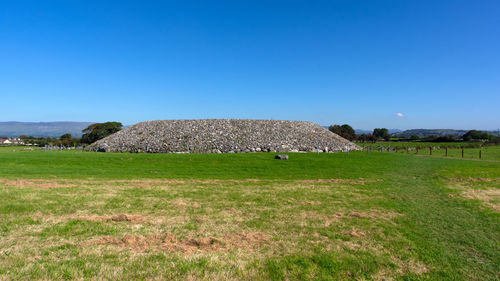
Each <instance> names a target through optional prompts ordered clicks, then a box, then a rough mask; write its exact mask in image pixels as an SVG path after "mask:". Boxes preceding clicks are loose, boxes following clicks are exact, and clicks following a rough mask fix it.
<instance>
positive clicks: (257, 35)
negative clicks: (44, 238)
mask: <svg viewBox="0 0 500 281" xmlns="http://www.w3.org/2000/svg"><path fill="white" fill-rule="evenodd" d="M0 97H1V99H0V104H1V111H0V121H14V120H15V121H95V122H101V121H113V120H114V121H121V122H123V123H124V124H133V123H136V122H139V121H145V120H154V119H192V118H251V119H290V120H308V121H313V122H316V123H319V124H321V125H329V124H344V123H348V124H350V125H352V126H353V127H355V128H365V129H371V128H374V127H388V128H401V129H407V128H456V129H469V128H478V129H497V128H498V127H500V1H498V0H493V1H486V0H480V1H473V0H468V1H445V0H439V1H436V0H432V1H426V0H415V1H404V0H393V1H384V0H376V1H373V0H367V1H355V0H346V1H324V2H323V1H290V0H286V1H255V0H254V1H126V0H122V1H91V0H86V1H76V0H72V1H67V0H61V1H50V0H44V1H38V0H37V1H16V0H10V1H9V0H5V1H1V2H0ZM398 113H401V114H400V115H402V116H397V114H398Z"/></svg>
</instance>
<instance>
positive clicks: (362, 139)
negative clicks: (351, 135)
mask: <svg viewBox="0 0 500 281" xmlns="http://www.w3.org/2000/svg"><path fill="white" fill-rule="evenodd" d="M357 140H358V141H360V142H375V141H377V138H376V137H375V136H374V135H372V134H362V135H359V136H357Z"/></svg>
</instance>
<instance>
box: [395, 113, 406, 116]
mask: <svg viewBox="0 0 500 281" xmlns="http://www.w3.org/2000/svg"><path fill="white" fill-rule="evenodd" d="M396 116H397V117H405V115H404V114H403V113H399V112H398V113H396Z"/></svg>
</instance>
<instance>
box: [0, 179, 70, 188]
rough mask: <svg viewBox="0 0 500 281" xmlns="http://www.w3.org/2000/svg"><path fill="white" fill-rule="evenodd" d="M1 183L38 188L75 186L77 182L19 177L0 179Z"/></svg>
mask: <svg viewBox="0 0 500 281" xmlns="http://www.w3.org/2000/svg"><path fill="white" fill-rule="evenodd" d="M0 183H1V184H3V185H5V186H15V187H38V188H65V187H75V186H76V184H74V183H68V181H61V180H40V179H31V180H26V179H18V180H7V179H0Z"/></svg>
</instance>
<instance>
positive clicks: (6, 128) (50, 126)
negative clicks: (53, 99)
mask: <svg viewBox="0 0 500 281" xmlns="http://www.w3.org/2000/svg"><path fill="white" fill-rule="evenodd" d="M93 123H94V122H0V136H3V137H19V136H20V135H26V136H34V137H60V136H62V135H63V134H66V133H70V134H71V135H72V136H73V137H81V135H82V130H83V129H85V128H87V127H88V126H89V125H90V124H93Z"/></svg>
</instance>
